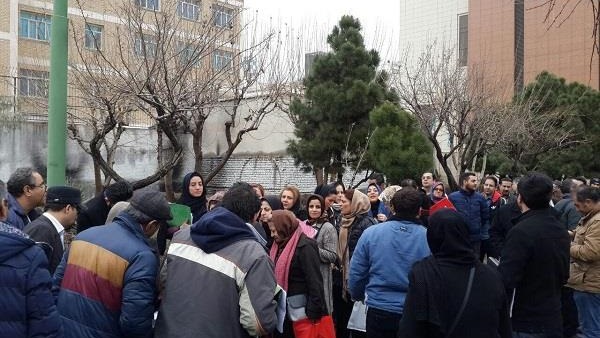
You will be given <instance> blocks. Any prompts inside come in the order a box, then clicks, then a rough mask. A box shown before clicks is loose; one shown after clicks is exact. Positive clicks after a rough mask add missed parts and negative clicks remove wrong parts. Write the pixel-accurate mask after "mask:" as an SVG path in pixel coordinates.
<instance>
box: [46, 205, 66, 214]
mask: <svg viewBox="0 0 600 338" xmlns="http://www.w3.org/2000/svg"><path fill="white" fill-rule="evenodd" d="M66 207H67V204H59V203H46V205H44V211H48V210H50V211H54V212H57V211H61V210H62V209H64V208H66Z"/></svg>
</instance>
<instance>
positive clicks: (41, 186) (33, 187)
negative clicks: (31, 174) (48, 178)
mask: <svg viewBox="0 0 600 338" xmlns="http://www.w3.org/2000/svg"><path fill="white" fill-rule="evenodd" d="M30 187H31V188H32V189H35V188H41V189H42V190H44V191H46V190H47V189H48V186H47V185H46V183H42V184H40V185H30Z"/></svg>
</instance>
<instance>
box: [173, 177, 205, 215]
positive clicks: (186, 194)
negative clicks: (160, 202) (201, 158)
mask: <svg viewBox="0 0 600 338" xmlns="http://www.w3.org/2000/svg"><path fill="white" fill-rule="evenodd" d="M177 203H179V204H183V205H187V206H188V207H190V209H192V216H193V218H192V223H195V222H196V221H198V220H199V219H200V217H202V215H204V214H205V213H206V188H205V187H204V179H203V178H202V176H200V174H199V173H197V172H191V173H189V174H187V175H185V177H184V178H183V184H182V185H181V197H180V198H179V200H178V201H177Z"/></svg>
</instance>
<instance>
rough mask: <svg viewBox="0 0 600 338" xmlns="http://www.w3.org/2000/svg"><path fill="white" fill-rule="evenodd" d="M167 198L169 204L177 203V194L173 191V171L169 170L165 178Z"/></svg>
mask: <svg viewBox="0 0 600 338" xmlns="http://www.w3.org/2000/svg"><path fill="white" fill-rule="evenodd" d="M164 181H165V197H166V198H167V201H169V202H175V192H174V191H173V170H169V171H168V172H167V174H166V175H165V177H164Z"/></svg>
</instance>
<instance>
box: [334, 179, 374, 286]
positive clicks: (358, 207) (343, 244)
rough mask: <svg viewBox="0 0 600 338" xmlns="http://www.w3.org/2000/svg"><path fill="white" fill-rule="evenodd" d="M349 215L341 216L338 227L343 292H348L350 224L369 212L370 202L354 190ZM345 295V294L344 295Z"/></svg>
mask: <svg viewBox="0 0 600 338" xmlns="http://www.w3.org/2000/svg"><path fill="white" fill-rule="evenodd" d="M350 210H351V211H350V214H348V215H342V223H341V225H340V236H339V241H338V257H339V259H340V262H341V264H342V276H343V286H344V290H345V291H347V290H348V274H349V270H350V269H349V267H350V252H349V249H348V236H349V234H350V230H351V229H352V224H354V220H355V219H356V217H357V216H358V215H363V214H366V213H368V212H369V210H371V202H370V201H369V198H368V197H367V195H365V194H363V193H362V192H360V191H358V190H354V194H353V195H352V202H351V209H350ZM344 295H345V293H344Z"/></svg>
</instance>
